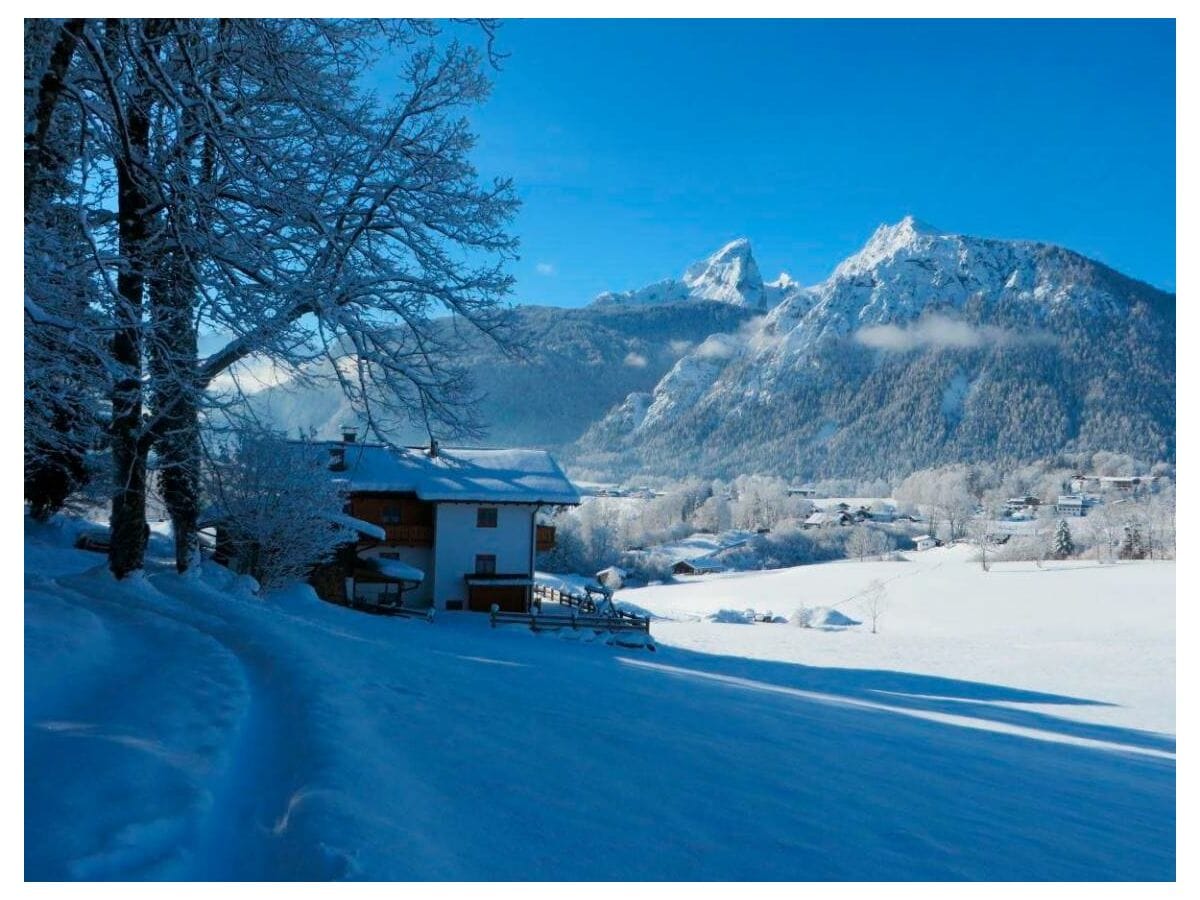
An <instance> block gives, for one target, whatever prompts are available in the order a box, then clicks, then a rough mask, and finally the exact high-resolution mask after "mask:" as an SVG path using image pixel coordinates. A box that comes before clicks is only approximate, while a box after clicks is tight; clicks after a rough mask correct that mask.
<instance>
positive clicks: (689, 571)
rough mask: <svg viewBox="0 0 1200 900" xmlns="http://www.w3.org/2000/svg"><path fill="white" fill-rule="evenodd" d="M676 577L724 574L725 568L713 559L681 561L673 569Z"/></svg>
mask: <svg viewBox="0 0 1200 900" xmlns="http://www.w3.org/2000/svg"><path fill="white" fill-rule="evenodd" d="M671 571H672V572H674V573H675V574H676V575H712V574H715V573H717V572H724V571H725V567H724V566H723V565H721V564H720V563H719V562H716V561H715V560H711V559H681V560H679V562H677V563H675V565H673V566H672V567H671Z"/></svg>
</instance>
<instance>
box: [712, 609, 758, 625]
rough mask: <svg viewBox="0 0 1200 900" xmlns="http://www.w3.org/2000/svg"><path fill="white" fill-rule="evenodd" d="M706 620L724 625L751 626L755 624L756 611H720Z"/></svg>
mask: <svg viewBox="0 0 1200 900" xmlns="http://www.w3.org/2000/svg"><path fill="white" fill-rule="evenodd" d="M704 618H705V619H706V620H707V621H709V622H719V623H721V624H723V625H750V624H753V622H754V610H752V609H718V610H717V611H716V612H715V613H712V614H711V615H708V616H705V617H704Z"/></svg>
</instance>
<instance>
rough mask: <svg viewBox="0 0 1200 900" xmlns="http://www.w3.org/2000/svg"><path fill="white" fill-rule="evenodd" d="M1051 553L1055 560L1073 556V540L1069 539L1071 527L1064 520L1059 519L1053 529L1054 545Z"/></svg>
mask: <svg viewBox="0 0 1200 900" xmlns="http://www.w3.org/2000/svg"><path fill="white" fill-rule="evenodd" d="M1052 552H1053V554H1054V558H1055V559H1067V558H1068V557H1071V556H1074V555H1075V540H1074V538H1072V537H1071V527H1070V526H1069V525H1068V524H1067V520H1066V519H1059V520H1058V526H1057V527H1056V528H1055V529H1054V545H1053V549H1052Z"/></svg>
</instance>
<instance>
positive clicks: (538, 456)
mask: <svg viewBox="0 0 1200 900" xmlns="http://www.w3.org/2000/svg"><path fill="white" fill-rule="evenodd" d="M317 446H319V447H321V448H322V449H323V450H324V451H325V452H327V453H328V455H329V469H330V474H331V476H332V477H334V478H335V479H337V480H338V481H339V483H341V484H342V486H343V489H344V492H345V494H346V498H347V502H346V508H345V511H346V513H347V514H348V515H349V516H350V517H352V519H353V520H357V521H356V528H357V530H358V532H359V538H358V540H357V542H356V543H355V544H353V545H350V546H348V547H346V548H344V551H343V552H342V553H340V554H339V556H338V558H337V561H336V562H335V563H334V564H333V565H329V566H323V567H321V568H320V569H319V570H318V571H317V572H316V573H314V576H313V579H312V580H313V583H314V585H315V587H316V589H317V591H318V593H319V594H321V596H323V597H324V598H325V599H327V600H332V601H335V602H341V603H351V604H355V605H360V604H361V605H379V604H384V605H389V604H393V603H395V602H396V600H397V599H398V598H397V595H398V594H399V595H401V596H402V597H403V605H404V606H406V607H417V608H421V607H425V608H433V609H437V610H474V611H478V612H487V611H488V610H490V609H491V607H492V605H493V604H494V605H496V606H498V607H499V608H500V609H501V610H504V611H506V612H526V611H528V609H529V606H530V599H531V594H532V588H533V573H534V561H535V558H536V554H537V553H538V552H539V551H545V550H550V549H552V548H553V546H554V529H553V528H552V527H550V526H547V525H539V524H538V523H537V514H538V511H539V510H540V509H543V508H545V507H550V506H575V505H578V504H579V502H580V496H579V491H578V490H577V489H576V488H575V486H574V485H573V484H572V483H571V481H570V480H569V479H568V478H567V476H566V475H565V474H563V471H562V469H560V468H559V466H558V463H557V462H555V460H554V458H553V457H552V456H551V455H550V454H549V453H547V452H545V451H544V450H516V449H474V448H471V449H468V448H451V447H440V446H439V445H438V443H437V441H431V442H430V446H428V447H408V448H393V447H389V446H386V445H384V444H375V443H367V442H361V441H358V440H356V439H355V433H354V431H353V430H350V429H345V430H344V432H343V439H342V440H341V441H327V442H322V443H320V444H318V445H317Z"/></svg>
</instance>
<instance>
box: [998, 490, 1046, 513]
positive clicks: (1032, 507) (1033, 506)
mask: <svg viewBox="0 0 1200 900" xmlns="http://www.w3.org/2000/svg"><path fill="white" fill-rule="evenodd" d="M1041 505H1042V501H1041V500H1039V499H1038V498H1037V497H1034V496H1033V495H1032V494H1026V495H1025V496H1024V497H1009V498H1008V499H1007V500H1005V501H1004V508H1005V509H1007V510H1008V511H1009V512H1025V511H1027V510H1028V511H1031V512H1036V511H1037V509H1038V507H1039V506H1041Z"/></svg>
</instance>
